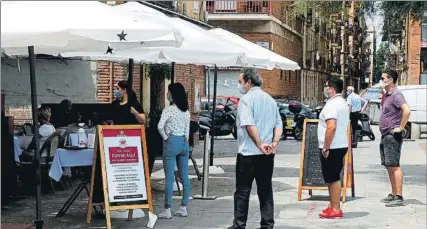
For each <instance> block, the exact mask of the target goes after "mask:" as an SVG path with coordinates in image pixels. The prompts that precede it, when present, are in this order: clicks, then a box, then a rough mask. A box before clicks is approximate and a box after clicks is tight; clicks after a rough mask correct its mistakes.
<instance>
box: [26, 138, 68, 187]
mask: <svg viewBox="0 0 427 229" xmlns="http://www.w3.org/2000/svg"><path fill="white" fill-rule="evenodd" d="M59 141H60V134H59V132H58V131H57V132H55V133H53V134H52V135H51V136H49V137H48V138H47V139H46V141H45V142H44V143H43V146H42V147H41V148H40V151H39V153H40V156H41V155H42V153H43V152H44V151H46V152H47V155H46V156H44V157H40V167H41V182H42V184H44V185H42V187H48V189H47V191H49V192H53V193H54V192H55V189H54V186H53V182H54V181H53V180H52V179H51V178H50V177H49V170H50V167H51V165H52V161H53V157H54V155H55V152H56V149H57V148H58V146H59ZM20 166H21V169H20V176H19V177H20V180H21V181H23V182H24V183H25V184H27V185H28V184H29V183H32V182H34V180H35V179H34V174H35V169H36V168H35V164H34V151H32V152H31V151H24V152H23V153H22V155H21V157H20Z"/></svg>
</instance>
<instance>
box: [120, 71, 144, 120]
mask: <svg viewBox="0 0 427 229" xmlns="http://www.w3.org/2000/svg"><path fill="white" fill-rule="evenodd" d="M127 88H128V82H127V81H126V80H122V81H119V82H118V83H117V85H116V90H114V95H115V96H116V100H115V101H114V102H113V105H114V113H115V115H114V125H132V124H144V123H145V114H144V109H142V105H141V103H139V102H138V99H137V98H136V93H135V92H134V91H133V90H131V91H129V92H128V91H127Z"/></svg>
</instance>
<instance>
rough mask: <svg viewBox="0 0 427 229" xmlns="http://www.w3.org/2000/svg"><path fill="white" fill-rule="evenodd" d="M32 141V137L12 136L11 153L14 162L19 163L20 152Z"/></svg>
mask: <svg viewBox="0 0 427 229" xmlns="http://www.w3.org/2000/svg"><path fill="white" fill-rule="evenodd" d="M32 139H33V136H13V148H14V150H13V151H14V154H15V161H16V162H18V163H19V162H20V160H19V156H21V154H22V150H23V149H26V148H27V147H28V145H29V144H30V142H31V140H32Z"/></svg>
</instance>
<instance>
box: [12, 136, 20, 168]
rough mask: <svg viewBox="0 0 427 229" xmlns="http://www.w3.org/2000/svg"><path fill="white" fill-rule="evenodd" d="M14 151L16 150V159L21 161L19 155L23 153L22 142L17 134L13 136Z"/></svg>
mask: <svg viewBox="0 0 427 229" xmlns="http://www.w3.org/2000/svg"><path fill="white" fill-rule="evenodd" d="M13 151H15V161H16V162H18V163H19V162H20V160H19V156H21V154H22V149H21V142H20V141H19V138H18V137H16V136H13Z"/></svg>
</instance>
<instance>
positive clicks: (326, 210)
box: [322, 205, 332, 213]
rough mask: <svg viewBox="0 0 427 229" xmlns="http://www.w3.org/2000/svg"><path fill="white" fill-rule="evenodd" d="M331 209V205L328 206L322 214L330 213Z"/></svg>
mask: <svg viewBox="0 0 427 229" xmlns="http://www.w3.org/2000/svg"><path fill="white" fill-rule="evenodd" d="M331 209H332V208H331V205H328V207H327V208H325V209H323V210H322V213H326V212H328V211H330V210H331Z"/></svg>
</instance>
